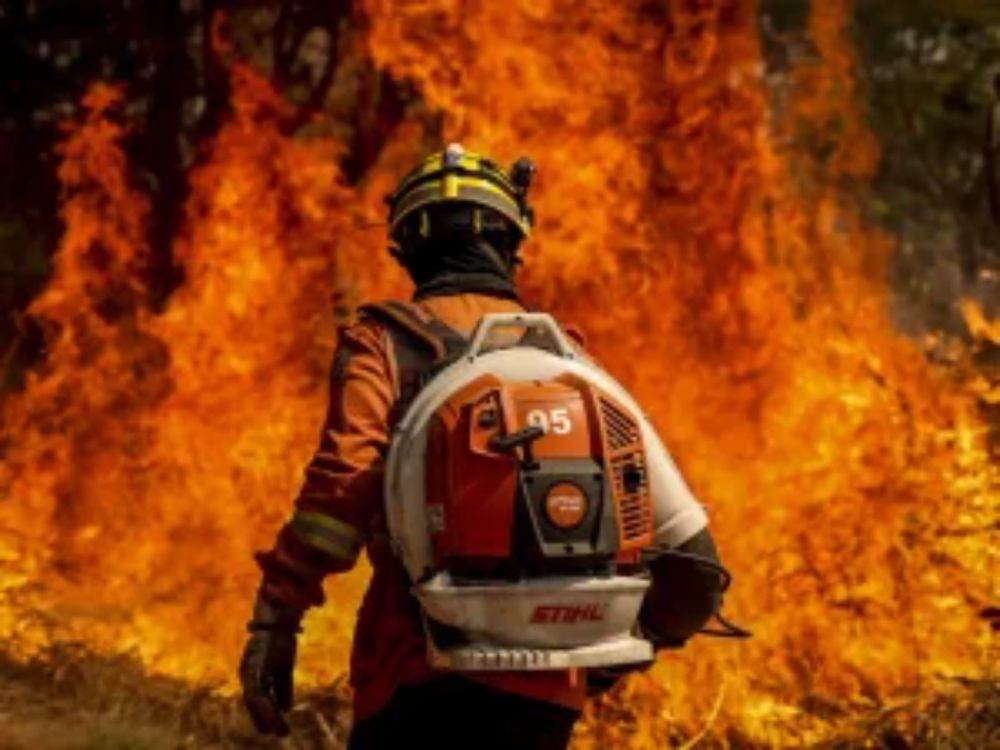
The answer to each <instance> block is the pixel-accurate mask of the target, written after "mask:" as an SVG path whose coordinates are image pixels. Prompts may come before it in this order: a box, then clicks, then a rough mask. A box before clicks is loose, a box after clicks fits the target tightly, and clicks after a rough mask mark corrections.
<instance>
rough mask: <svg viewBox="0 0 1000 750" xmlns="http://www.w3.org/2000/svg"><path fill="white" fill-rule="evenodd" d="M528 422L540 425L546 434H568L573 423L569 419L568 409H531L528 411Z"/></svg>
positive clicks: (532, 424)
mask: <svg viewBox="0 0 1000 750" xmlns="http://www.w3.org/2000/svg"><path fill="white" fill-rule="evenodd" d="M527 419H528V424H529V425H531V426H532V427H541V428H542V429H543V430H545V433H546V434H549V433H551V434H553V435H569V433H570V432H572V430H573V423H572V422H571V421H570V419H569V410H568V409H549V410H548V411H546V410H545V409H532V410H531V411H529V412H528V417H527Z"/></svg>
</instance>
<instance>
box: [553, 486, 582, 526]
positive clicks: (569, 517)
mask: <svg viewBox="0 0 1000 750" xmlns="http://www.w3.org/2000/svg"><path fill="white" fill-rule="evenodd" d="M545 515H547V516H548V517H549V520H550V521H551V522H552V523H554V524H555V525H556V526H558V527H559V528H560V529H572V528H573V527H574V526H579V525H580V522H581V521H582V520H583V517H584V516H585V515H587V496H586V495H585V494H583V490H581V489H580V488H579V487H577V486H576V485H575V484H571V483H570V482H559V483H558V484H554V485H552V486H551V487H550V488H549V491H548V492H547V493H546V495H545Z"/></svg>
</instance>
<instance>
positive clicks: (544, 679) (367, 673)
mask: <svg viewBox="0 0 1000 750" xmlns="http://www.w3.org/2000/svg"><path fill="white" fill-rule="evenodd" d="M420 304H421V305H422V306H423V307H424V309H425V310H427V311H429V312H431V313H432V314H433V315H434V316H436V317H437V318H438V319H439V320H441V321H443V322H444V323H447V324H448V325H449V326H451V327H452V328H453V329H455V330H456V331H458V332H460V333H463V334H468V333H470V332H471V330H472V328H473V327H474V326H475V324H476V323H477V322H478V321H479V319H480V317H482V316H483V315H484V314H486V313H492V312H519V311H522V310H523V308H522V307H521V306H520V305H519V304H518V303H517V302H516V301H513V300H510V299H504V298H500V297H491V296H485V295H480V294H457V295H448V296H439V297H427V298H425V299H423V300H421V302H420ZM392 352H393V348H392V344H391V342H390V341H389V338H388V333H387V331H386V330H385V329H384V328H383V327H382V325H381V324H380V323H378V322H376V321H373V320H369V319H365V318H362V319H360V320H359V321H358V322H356V323H354V324H353V325H351V326H347V327H345V328H343V329H342V330H341V332H340V339H339V343H338V347H337V352H336V355H335V358H334V365H333V371H332V373H331V383H330V384H331V388H330V405H329V410H328V413H327V417H326V423H325V426H324V428H323V434H322V438H321V441H320V446H319V449H318V450H317V452H316V454H315V456H314V457H313V459H312V461H311V462H310V464H309V467H308V468H307V470H306V478H305V483H304V484H303V487H302V489H301V491H300V493H299V496H298V499H297V500H296V503H295V514H294V515H293V517H292V519H291V520H290V521H289V522H288V523H287V524H286V525H285V526H284V528H283V529H282V530H281V532H280V534H279V535H278V539H277V542H276V544H275V547H274V548H273V549H272V550H271V551H270V552H267V553H263V554H260V555H258V561H259V562H260V565H261V568H262V569H263V571H264V594H265V596H268V597H269V598H271V599H273V600H276V601H279V602H282V603H285V604H288V605H291V606H295V607H302V608H305V607H308V606H314V605H318V604H321V603H322V602H323V590H322V580H323V578H324V577H325V576H326V575H327V574H329V573H335V572H339V571H344V570H347V569H349V568H351V567H352V566H353V565H354V563H355V560H356V559H357V556H358V554H359V552H360V550H361V547H362V546H364V547H366V549H367V552H368V556H369V559H370V560H371V564H372V569H373V574H372V579H371V583H370V584H369V587H368V591H367V593H366V595H365V598H364V602H363V603H362V605H361V611H360V613H359V615H358V620H357V626H356V629H355V633H354V644H353V651H352V655H351V685H352V686H353V687H354V691H355V693H354V712H355V720H362V719H364V718H366V717H368V716H371V715H372V714H373V713H375V712H376V711H378V710H379V708H381V707H382V706H383V705H385V703H386V702H388V700H389V698H391V697H392V694H393V693H394V692H395V690H396V688H397V687H399V686H400V685H404V684H413V683H418V682H421V681H423V680H426V679H428V678H430V677H431V676H433V671H432V670H431V668H430V666H429V665H428V662H427V651H426V644H425V640H424V634H423V631H422V625H421V621H420V610H419V604H418V603H417V601H416V599H415V598H414V597H413V596H412V595H411V594H410V591H409V582H408V580H407V577H406V573H405V571H404V569H403V566H402V564H401V563H400V561H399V560H398V558H396V557H395V556H394V555H393V553H392V551H391V550H390V548H389V544H388V535H387V533H386V527H385V520H384V517H383V503H382V480H383V474H384V464H383V462H384V460H385V456H386V453H387V451H388V448H389V436H390V433H391V429H392V420H393V418H394V417H395V416H396V415H395V414H394V413H393V412H394V410H393V406H394V404H395V403H396V400H397V398H398V397H399V394H400V383H399V378H398V374H397V370H396V365H395V362H394V357H393V354H392ZM468 676H469V677H470V678H472V679H475V680H477V681H480V682H483V683H486V684H489V685H492V686H494V687H498V688H501V689H504V690H509V691H512V692H516V693H519V694H521V695H526V696H529V697H532V698H537V699H540V700H547V701H552V702H556V703H560V704H562V705H565V706H569V707H571V708H576V709H579V708H581V707H582V703H583V697H584V694H585V685H584V680H583V678H582V675H580V674H579V673H578V672H577V671H575V670H567V671H553V672H519V673H518V672H510V673H506V672H499V673H497V672H489V673H470V674H469V675H468Z"/></svg>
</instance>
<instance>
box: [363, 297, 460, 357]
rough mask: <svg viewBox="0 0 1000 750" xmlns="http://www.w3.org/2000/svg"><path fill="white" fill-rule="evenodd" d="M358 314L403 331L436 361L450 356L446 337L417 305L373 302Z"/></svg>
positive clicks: (393, 301) (391, 301)
mask: <svg viewBox="0 0 1000 750" xmlns="http://www.w3.org/2000/svg"><path fill="white" fill-rule="evenodd" d="M358 313H359V314H360V315H363V316H366V317H369V318H374V319H375V320H377V321H379V322H380V323H384V324H386V325H387V326H389V328H390V329H393V330H399V329H402V330H403V331H404V332H405V333H407V334H409V335H410V336H411V337H412V338H413V339H414V340H415V342H416V343H418V344H419V345H421V346H423V347H425V348H426V349H428V350H429V353H430V354H431V355H433V357H434V359H435V360H438V359H443V358H444V357H445V356H447V354H448V347H447V345H446V343H445V340H444V337H443V336H442V335H441V333H440V331H439V330H437V327H436V326H434V325H433V322H434V321H433V319H432V318H431V317H430V316H429V315H428V314H427V313H426V312H425V311H424V310H423V309H422V308H420V307H418V306H417V305H412V304H408V303H406V302H399V301H397V300H389V301H386V302H372V303H370V304H367V305H362V306H361V307H359V308H358Z"/></svg>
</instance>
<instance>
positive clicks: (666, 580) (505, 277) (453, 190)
mask: <svg viewBox="0 0 1000 750" xmlns="http://www.w3.org/2000/svg"><path fill="white" fill-rule="evenodd" d="M532 171H533V168H532V166H531V164H530V162H528V161H527V160H521V161H519V162H518V163H517V164H515V166H514V168H513V169H512V170H511V172H510V173H509V174H508V173H506V172H504V171H503V170H501V169H500V168H498V167H497V166H496V165H495V164H493V163H492V162H490V161H489V160H487V159H484V158H481V157H478V156H476V155H474V154H470V153H467V152H464V151H463V150H462V149H461V147H459V146H454V145H453V146H450V147H448V149H446V150H445V151H443V152H441V153H437V154H434V155H432V156H431V157H429V158H428V159H427V160H426V161H425V162H424V163H423V164H422V165H421V166H420V167H418V168H417V169H416V170H415V171H414V172H413V173H411V174H410V175H409V176H408V177H407V178H405V179H404V180H403V182H402V183H401V184H400V186H399V188H398V189H397V190H396V191H395V193H394V194H393V195H392V196H390V198H389V206H390V216H389V222H390V228H389V234H390V239H391V240H392V243H393V246H392V253H393V255H394V256H395V258H396V259H397V260H398V261H399V263H400V264H401V265H402V266H403V268H405V270H406V271H407V272H408V274H409V276H410V277H411V278H412V280H413V283H414V285H415V292H414V294H413V301H412V303H410V304H408V305H406V304H396V306H382V308H381V310H382V312H381V313H378V312H377V311H375V312H373V311H372V310H368V311H367V312H366V311H365V308H362V312H361V314H359V315H358V317H357V320H356V321H355V322H354V323H353V324H352V325H350V326H347V327H345V328H344V329H342V330H341V332H340V336H339V341H338V346H337V351H336V353H335V357H334V363H333V367H332V371H331V377H330V385H331V389H330V401H329V408H328V412H327V415H326V421H325V424H324V427H323V430H322V437H321V440H320V445H319V448H318V450H317V452H316V454H315V456H314V457H313V459H312V461H311V462H310V464H309V466H308V468H307V470H306V476H305V481H304V484H303V486H302V488H301V491H300V492H299V495H298V497H297V499H296V501H295V510H294V514H293V515H292V518H291V520H290V521H289V522H288V523H287V524H286V525H285V526H284V527H283V528H282V529H281V530H280V533H279V534H278V536H277V540H276V542H275V544H274V546H273V547H272V549H270V550H269V551H267V552H264V553H258V555H257V560H258V563H259V565H260V568H261V570H262V573H263V580H262V583H261V586H260V589H259V592H258V596H257V600H256V604H255V606H254V610H253V616H252V619H251V620H250V623H249V625H248V629H249V631H250V637H249V640H248V643H247V645H246V648H245V651H244V654H243V658H242V661H241V665H240V677H241V682H242V685H243V697H244V701H245V704H246V707H247V709H248V712H249V714H250V716H251V718H252V720H253V722H254V724H255V726H256V727H257V729H258V730H259V731H260V732H262V733H265V734H274V735H279V736H281V735H285V734H287V733H288V731H289V726H288V723H287V721H286V718H285V715H284V713H285V712H286V711H288V710H289V709H290V707H291V705H292V674H293V669H294V666H295V654H296V636H297V634H298V633H299V632H300V623H301V620H302V615H303V613H304V612H305V610H306V609H308V608H309V607H315V606H320V605H322V604H323V602H324V596H323V590H322V582H323V579H324V578H325V577H326V576H327V575H330V574H336V573H342V572H345V571H347V570H349V569H350V568H352V567H353V565H354V564H355V561H356V559H357V557H358V554H359V552H360V550H361V549H362V548H365V549H366V551H367V554H368V556H369V559H370V561H371V564H372V569H373V575H372V579H371V582H370V585H369V587H368V591H367V593H366V595H365V597H364V601H363V603H362V605H361V608H360V612H359V614H358V618H357V624H356V629H355V633H354V643H353V649H352V655H351V662H350V683H351V685H352V687H353V691H354V726H353V729H352V732H351V736H350V740H349V748H350V750H370V749H372V748H394V747H401V746H404V745H406V746H410V747H437V748H451V747H475V748H523V749H525V750H530V749H532V748H538V749H547V748H564V747H566V746H567V744H568V742H569V737H570V734H571V732H572V728H573V725H574V722H575V721H576V720H577V718H578V716H579V715H580V711H581V708H582V705H583V700H584V698H585V696H586V694H587V691H588V688H589V689H590V690H592V691H593V690H596V689H605V688H607V687H609V686H610V685H612V684H613V683H614V682H615V680H616V679H617V678H618V676H619V672H618V671H616V670H615V669H610V668H609V669H603V670H593V671H591V672H590V673H589V674H584V673H583V672H582V670H579V669H567V670H561V671H559V670H555V671H533V672H477V673H458V672H442V671H435V670H434V669H432V668H431V667H430V666H429V664H428V657H427V646H426V643H425V634H424V632H423V629H422V624H421V619H420V609H419V605H418V603H417V602H416V600H415V598H414V597H413V596H412V595H411V593H410V585H411V584H410V581H409V580H408V578H407V574H406V571H405V569H404V568H403V566H402V564H401V562H400V560H399V558H398V557H397V556H396V555H395V554H394V553H393V550H392V548H391V546H390V543H389V537H388V535H387V532H386V522H385V516H384V509H383V504H382V486H383V477H384V460H385V457H386V452H387V449H388V447H389V445H390V435H391V430H392V426H393V424H394V422H395V421H396V420H397V419H399V418H400V416H401V411H402V410H403V409H404V408H405V406H406V404H407V403H408V401H410V400H412V398H413V397H414V395H415V394H414V391H415V389H416V388H417V387H419V386H418V385H417V384H416V383H415V381H416V379H415V378H413V377H409V376H407V375H406V373H407V372H408V371H410V370H412V363H411V362H407V361H402V360H408V359H410V357H411V355H410V354H408V353H407V350H406V349H405V347H404V348H403V349H401V348H400V342H399V340H398V339H399V338H400V334H399V332H398V329H399V325H397V324H398V323H401V324H404V325H405V324H406V320H405V318H406V317H407V316H416V317H419V318H421V319H422V320H423V322H424V323H427V324H430V325H434V326H437V327H439V328H440V329H441V330H442V331H443V332H444V333H445V334H451V335H460V336H465V335H468V334H469V332H470V331H471V329H472V328H473V327H474V325H475V324H476V323H477V321H478V320H479V319H480V317H481V316H483V315H484V314H487V313H497V312H500V313H509V312H520V311H523V310H524V307H523V305H522V303H521V301H520V300H519V298H518V294H517V289H516V287H515V282H514V277H515V270H516V269H517V267H518V264H519V257H518V248H519V246H520V244H521V242H522V241H523V240H524V239H525V237H526V236H527V235H528V233H529V232H530V229H531V225H532V223H533V216H532V213H531V210H530V208H529V207H528V204H527V190H528V186H529V185H530V182H531V177H532ZM393 311H395V312H393ZM394 316H395V317H397V318H400V319H401V320H396V321H394V320H392V318H393V317H394ZM412 322H413V321H411V323H412ZM403 338H405V335H404V336H403ZM683 511H684V513H685V514H686V515H685V516H684V518H683V519H680V518H679V519H678V523H675V524H672V529H673V532H672V534H673V536H672V537H671V538H669V539H668V540H667V544H668V545H669V546H670V547H671V548H672V549H673V550H674V551H679V552H680V554H676V555H664V556H662V557H656V556H655V555H654V556H653V557H654V559H653V560H652V562H651V563H650V570H651V573H652V576H653V581H654V583H653V586H652V587H651V589H650V592H649V594H648V595H647V597H646V601H645V603H644V605H643V609H642V614H641V617H640V622H641V627H642V630H643V633H644V635H646V637H648V638H649V639H650V640H652V641H653V642H654V644H655V645H656V646H658V647H679V646H681V645H683V643H684V642H685V641H686V640H687V639H688V638H689V637H690V636H691V635H692V634H694V633H695V632H696V631H697V630H698V629H699V628H700V627H701V626H702V625H703V624H704V623H705V622H706V621H707V620H708V619H709V618H711V617H712V616H713V615H714V614H716V613H717V611H718V609H719V606H720V601H721V591H722V588H723V585H724V584H723V580H722V576H720V575H719V573H718V570H717V568H715V567H713V566H712V565H711V564H709V565H702V564H699V563H698V562H697V561H699V560H706V559H707V560H709V561H716V562H717V555H716V551H715V547H714V545H713V542H712V539H711V536H710V535H709V533H708V531H707V529H706V519H705V516H704V513H703V511H702V510H701V508H700V506H697V504H696V503H693V501H692V507H690V508H684V509H683ZM681 521H684V522H683V523H681ZM473 738H474V739H473Z"/></svg>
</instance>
